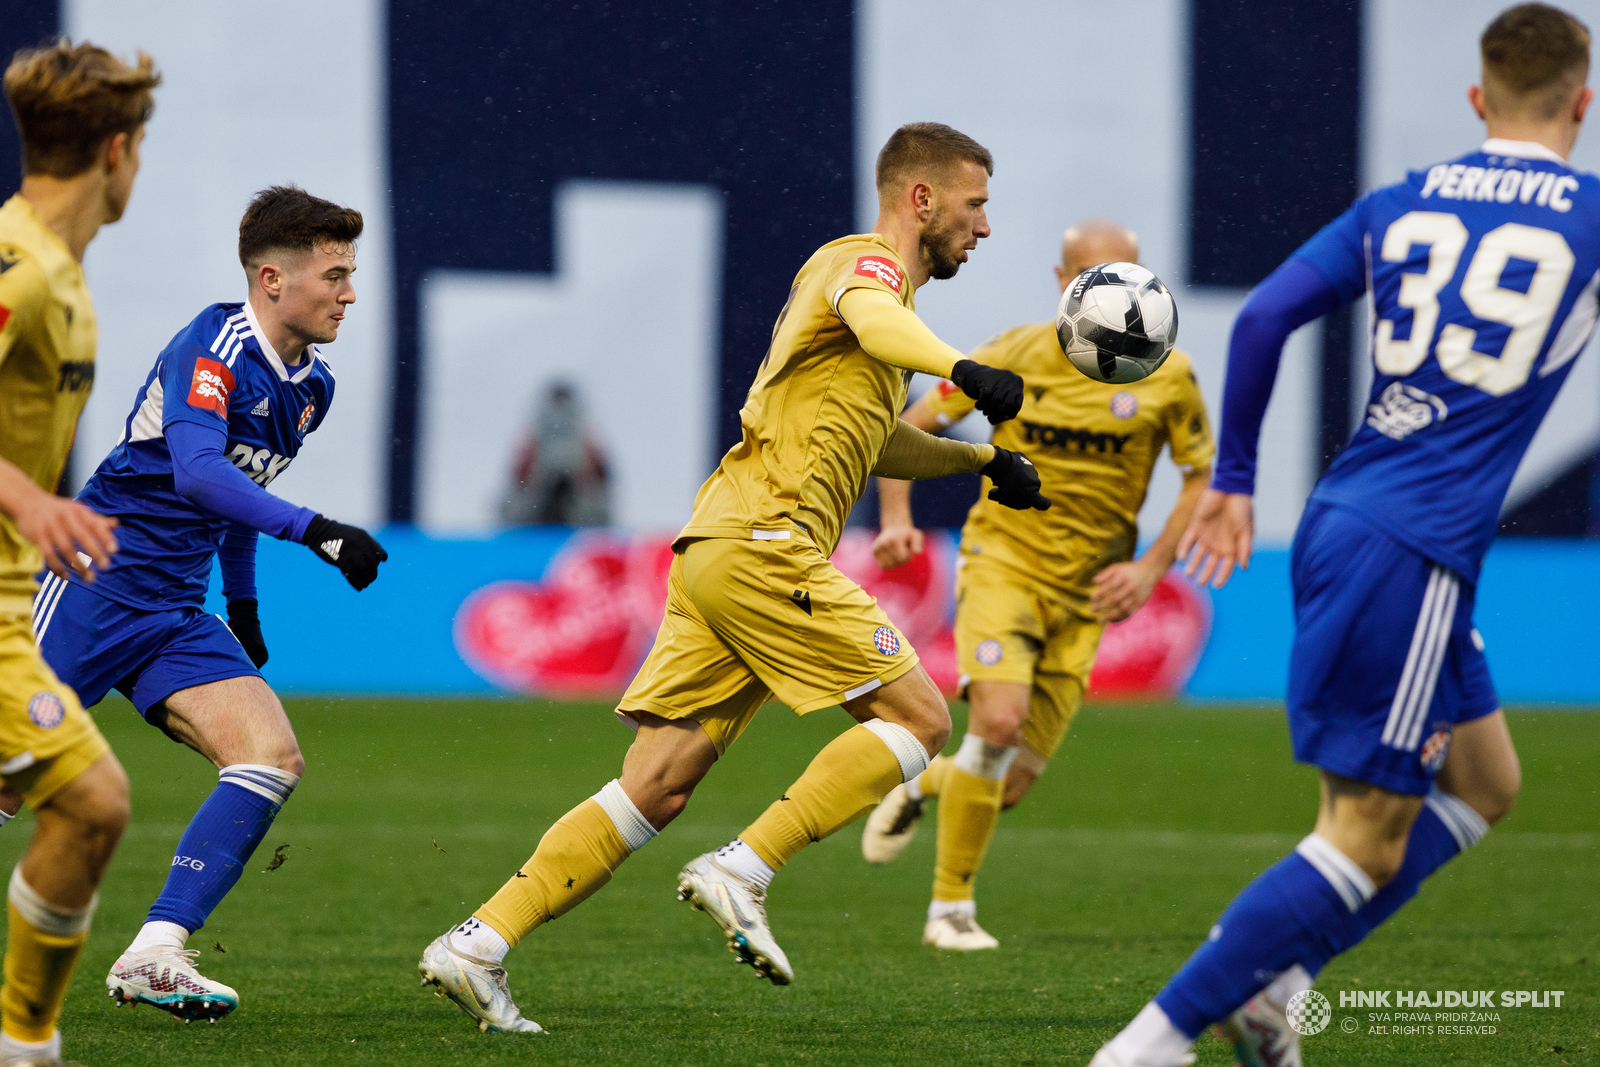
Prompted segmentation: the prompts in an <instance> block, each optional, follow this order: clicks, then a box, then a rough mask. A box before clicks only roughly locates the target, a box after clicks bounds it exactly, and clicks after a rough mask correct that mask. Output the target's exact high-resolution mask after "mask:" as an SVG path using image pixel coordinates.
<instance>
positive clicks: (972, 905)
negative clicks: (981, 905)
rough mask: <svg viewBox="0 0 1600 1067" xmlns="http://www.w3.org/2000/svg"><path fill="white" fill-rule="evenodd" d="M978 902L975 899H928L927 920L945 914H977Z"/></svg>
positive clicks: (939, 917) (941, 916) (938, 917)
mask: <svg viewBox="0 0 1600 1067" xmlns="http://www.w3.org/2000/svg"><path fill="white" fill-rule="evenodd" d="M977 914H978V902H977V901H976V900H930V901H928V921H929V922H933V920H935V919H942V918H944V917H945V916H946V915H974V916H975V915H977Z"/></svg>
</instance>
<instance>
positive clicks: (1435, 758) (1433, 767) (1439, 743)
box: [1417, 729, 1450, 774]
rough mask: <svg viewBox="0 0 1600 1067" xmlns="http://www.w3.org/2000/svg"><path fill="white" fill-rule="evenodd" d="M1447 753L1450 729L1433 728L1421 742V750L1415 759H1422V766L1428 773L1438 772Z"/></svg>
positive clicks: (1448, 751) (1448, 750) (1448, 752)
mask: <svg viewBox="0 0 1600 1067" xmlns="http://www.w3.org/2000/svg"><path fill="white" fill-rule="evenodd" d="M1449 754H1450V731H1449V730H1448V729H1445V730H1435V731H1434V732H1433V733H1431V734H1429V735H1428V739H1427V740H1426V741H1424V742H1423V743H1422V751H1421V752H1419V753H1418V754H1417V759H1419V760H1421V761H1422V766H1423V767H1424V768H1426V769H1427V770H1428V771H1429V772H1430V773H1432V774H1438V773H1439V768H1440V767H1443V766H1444V758H1445V757H1446V756H1448V755H1449Z"/></svg>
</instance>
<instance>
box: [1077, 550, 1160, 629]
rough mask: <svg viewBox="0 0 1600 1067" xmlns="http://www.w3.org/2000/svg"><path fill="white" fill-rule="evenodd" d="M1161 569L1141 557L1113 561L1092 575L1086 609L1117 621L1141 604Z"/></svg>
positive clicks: (1158, 578)
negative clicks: (1092, 592) (1090, 590)
mask: <svg viewBox="0 0 1600 1067" xmlns="http://www.w3.org/2000/svg"><path fill="white" fill-rule="evenodd" d="M1163 573H1165V572H1163V571H1158V570H1156V569H1155V568H1154V567H1151V566H1148V565H1147V564H1145V563H1144V562H1143V561H1142V560H1135V561H1133V562H1131V563H1113V564H1112V565H1111V566H1109V567H1107V568H1106V569H1105V570H1103V571H1101V572H1100V573H1099V574H1097V575H1095V576H1094V594H1093V596H1091V597H1090V599H1089V610H1090V611H1092V612H1094V613H1095V614H1096V615H1098V616H1099V617H1100V618H1101V619H1103V620H1104V621H1106V622H1121V621H1122V620H1123V619H1126V618H1127V617H1128V616H1129V615H1132V614H1133V613H1134V612H1136V611H1138V610H1139V609H1140V608H1142V607H1144V602H1145V601H1146V600H1149V599H1150V594H1151V593H1153V592H1155V588H1156V586H1157V585H1159V584H1160V583H1161V576H1162V574H1163Z"/></svg>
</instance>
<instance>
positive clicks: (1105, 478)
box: [928, 322, 1215, 610]
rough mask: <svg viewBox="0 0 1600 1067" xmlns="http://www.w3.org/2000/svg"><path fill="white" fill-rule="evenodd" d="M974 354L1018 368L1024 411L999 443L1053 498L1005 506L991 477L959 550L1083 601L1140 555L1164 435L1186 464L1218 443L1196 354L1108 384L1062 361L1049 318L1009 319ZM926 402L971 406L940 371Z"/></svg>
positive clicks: (954, 409) (955, 413)
mask: <svg viewBox="0 0 1600 1067" xmlns="http://www.w3.org/2000/svg"><path fill="white" fill-rule="evenodd" d="M972 358H973V359H975V360H977V361H978V362H979V363H986V364H988V365H989V366H992V367H1005V368H1006V369H1008V370H1013V371H1016V372H1017V373H1018V374H1020V375H1022V380H1023V381H1024V382H1025V383H1026V393H1025V396H1024V398H1023V404H1022V412H1021V414H1019V415H1018V416H1017V417H1016V418H1015V419H1012V420H1011V421H1010V422H1003V423H1001V424H1000V425H999V426H997V427H995V431H994V443H995V445H996V446H998V447H1000V448H1009V449H1013V450H1015V451H1017V452H1021V453H1023V454H1025V455H1026V456H1027V457H1028V458H1029V459H1030V460H1032V461H1033V464H1034V466H1036V467H1037V468H1038V469H1039V478H1040V481H1041V482H1043V488H1042V490H1041V491H1042V492H1043V493H1044V495H1045V496H1047V497H1049V498H1050V500H1051V508H1050V510H1049V511H1012V510H1011V509H1009V508H1004V507H1001V506H1000V505H999V504H997V503H995V502H994V501H992V500H990V499H989V498H988V490H989V488H990V486H989V483H988V482H987V481H985V483H984V492H983V494H982V495H980V496H979V498H978V502H977V503H976V504H974V505H973V507H972V510H971V511H970V512H969V513H968V514H967V524H966V526H965V527H964V528H963V529H962V531H961V551H962V553H963V554H964V555H967V554H972V555H976V554H982V555H983V556H984V557H985V558H991V559H995V560H997V561H999V562H1002V563H1005V564H1007V565H1009V566H1011V567H1014V568H1016V569H1017V570H1018V571H1019V572H1020V573H1022V574H1024V575H1027V576H1029V577H1030V578H1033V579H1036V580H1039V581H1043V582H1047V583H1049V584H1050V585H1052V586H1055V587H1056V588H1058V589H1060V590H1061V591H1062V592H1063V593H1065V594H1066V595H1067V596H1068V597H1070V598H1071V599H1074V600H1082V601H1083V602H1084V604H1085V605H1086V604H1087V599H1088V597H1089V595H1090V592H1091V591H1092V585H1093V580H1094V576H1095V575H1096V574H1097V573H1099V571H1100V570H1101V568H1103V567H1105V566H1107V565H1108V564H1112V563H1119V562H1122V561H1123V560H1128V559H1132V558H1133V550H1134V546H1135V544H1136V543H1137V541H1138V537H1139V529H1138V515H1139V509H1140V507H1142V506H1143V505H1144V498H1145V492H1146V491H1147V490H1148V489H1149V487H1150V474H1151V471H1153V470H1154V469H1155V463H1156V458H1157V457H1158V456H1160V454H1161V446H1162V445H1164V444H1168V443H1170V444H1171V446H1172V459H1173V462H1175V463H1177V464H1178V466H1179V467H1180V468H1181V469H1182V470H1184V472H1185V473H1188V472H1189V471H1195V470H1204V469H1207V468H1209V467H1210V466H1211V459H1212V455H1213V453H1214V451H1215V448H1214V446H1213V444H1212V441H1211V430H1210V427H1209V425H1208V423H1207V419H1206V408H1205V402H1204V401H1203V400H1202V399H1201V397H1200V386H1199V384H1198V383H1197V382H1196V381H1195V377H1194V370H1193V368H1192V367H1191V366H1190V363H1189V357H1188V356H1186V355H1184V354H1183V353H1182V352H1179V351H1174V352H1173V353H1172V355H1170V356H1169V357H1167V361H1166V362H1165V363H1163V364H1162V365H1161V368H1160V369H1159V370H1157V371H1156V372H1155V373H1154V374H1152V375H1150V377H1148V378H1146V379H1144V380H1143V381H1138V382H1133V383H1131V384H1128V385H1106V384H1104V383H1103V382H1097V381H1095V380H1094V379H1093V378H1090V377H1088V376H1086V375H1084V374H1082V373H1081V372H1079V371H1078V369H1077V368H1076V367H1074V366H1073V365H1072V364H1071V363H1069V362H1068V361H1067V358H1066V357H1065V356H1064V355H1062V353H1061V346H1060V344H1059V342H1058V341H1057V340H1056V331H1055V325H1054V324H1053V323H1048V322H1045V323H1031V324H1029V325H1027V326H1018V327H1016V328H1015V329H1011V330H1007V331H1006V332H1005V333H1002V334H1001V335H1000V336H998V337H996V338H994V339H993V340H991V341H989V342H987V343H986V344H984V345H983V346H982V347H980V348H979V349H977V350H976V351H975V352H973V353H972ZM928 401H929V403H930V404H931V406H932V409H933V412H934V414H935V415H936V416H937V417H938V418H939V421H941V422H943V423H944V424H945V425H947V426H948V425H951V424H953V423H955V422H957V421H959V420H960V419H962V418H965V417H966V415H967V414H968V413H969V412H971V411H972V407H973V402H972V398H970V397H968V396H967V395H966V394H965V393H963V392H961V391H960V390H959V389H957V388H956V387H955V386H954V385H952V384H951V383H950V382H940V383H939V385H938V386H936V387H935V388H934V390H933V392H932V393H930V394H929V397H928ZM1085 610H1087V608H1086V607H1085Z"/></svg>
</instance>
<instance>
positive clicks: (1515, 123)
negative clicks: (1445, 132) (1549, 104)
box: [1484, 115, 1579, 159]
mask: <svg viewBox="0 0 1600 1067" xmlns="http://www.w3.org/2000/svg"><path fill="white" fill-rule="evenodd" d="M1484 125H1485V126H1486V127H1487V130H1488V136H1489V139H1490V140H1502V141H1527V142H1531V143H1533V144H1538V145H1543V146H1544V147H1546V148H1548V149H1550V151H1552V152H1554V153H1555V154H1556V155H1558V156H1560V157H1561V158H1562V159H1567V158H1569V157H1570V156H1571V155H1572V146H1573V145H1575V144H1577V143H1578V129H1579V126H1578V124H1577V123H1575V122H1572V121H1570V120H1568V119H1565V118H1562V119H1554V120H1540V119H1521V118H1512V119H1505V118H1498V117H1496V116H1493V115H1490V116H1488V117H1487V118H1485V119H1484Z"/></svg>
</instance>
